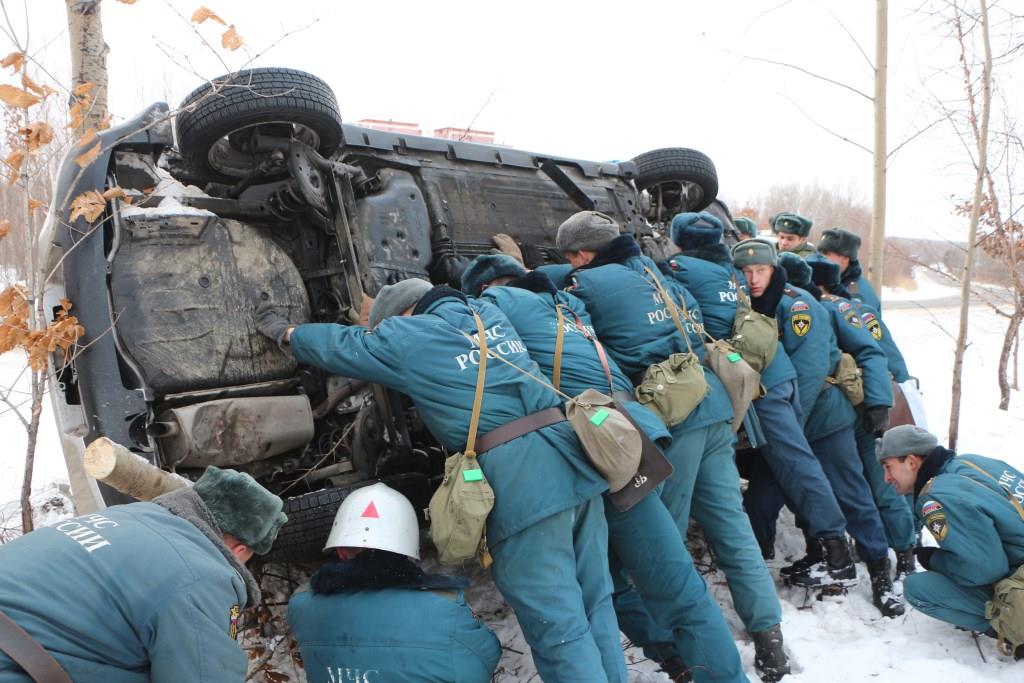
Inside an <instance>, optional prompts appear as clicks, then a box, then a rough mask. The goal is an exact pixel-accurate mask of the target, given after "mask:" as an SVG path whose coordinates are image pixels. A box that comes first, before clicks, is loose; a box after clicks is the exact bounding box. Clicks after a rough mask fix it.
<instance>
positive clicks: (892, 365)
mask: <svg viewBox="0 0 1024 683" xmlns="http://www.w3.org/2000/svg"><path fill="white" fill-rule="evenodd" d="M851 303H853V305H854V306H855V307H856V308H857V312H858V313H859V314H860V319H861V322H863V323H864V327H866V328H867V330H868V332H870V333H871V336H872V338H873V339H874V340H875V342H877V343H878V345H879V346H880V347H881V348H882V351H884V352H885V358H886V362H887V364H888V366H889V374H891V375H892V378H893V380H894V381H895V382H897V383H903V382H906V381H907V380H909V379H910V371H909V370H907V362H906V360H904V358H903V353H902V352H901V351H900V347H898V346H896V341H895V340H894V339H893V338H892V333H891V332H889V328H888V327H887V326H886V324H885V321H884V320H882V316H881V314H880V313H879V312H878V310H877V309H875V308H874V307H872V306H871V305H869V304H868V303H866V302H864V301H861V300H859V299H854V300H852V302H851Z"/></svg>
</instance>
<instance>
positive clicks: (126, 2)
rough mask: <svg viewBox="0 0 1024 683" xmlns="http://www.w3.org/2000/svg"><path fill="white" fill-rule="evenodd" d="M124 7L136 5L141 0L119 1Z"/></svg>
mask: <svg viewBox="0 0 1024 683" xmlns="http://www.w3.org/2000/svg"><path fill="white" fill-rule="evenodd" d="M117 1H118V2H119V3H121V4H122V5H134V4H135V3H136V2H138V1H139V0H117Z"/></svg>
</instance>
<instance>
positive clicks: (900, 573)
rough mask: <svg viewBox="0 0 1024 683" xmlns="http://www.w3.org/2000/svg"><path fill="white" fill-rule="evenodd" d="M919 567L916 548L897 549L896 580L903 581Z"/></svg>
mask: <svg viewBox="0 0 1024 683" xmlns="http://www.w3.org/2000/svg"><path fill="white" fill-rule="evenodd" d="M916 569H917V562H916V561H915V559H914V549H913V548H907V549H906V550H897V551H896V581H902V580H903V579H905V578H906V577H907V576H909V575H910V574H913V573H914V570H916Z"/></svg>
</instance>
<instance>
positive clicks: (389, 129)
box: [356, 119, 423, 135]
mask: <svg viewBox="0 0 1024 683" xmlns="http://www.w3.org/2000/svg"><path fill="white" fill-rule="evenodd" d="M356 125H357V126H362V127H363V128H373V129H374V130H382V131H384V132H385V133H401V134H402V135H423V129H422V128H420V124H418V123H406V122H404V121H392V120H390V119H389V120H387V121H384V120H382V119H361V120H359V121H356Z"/></svg>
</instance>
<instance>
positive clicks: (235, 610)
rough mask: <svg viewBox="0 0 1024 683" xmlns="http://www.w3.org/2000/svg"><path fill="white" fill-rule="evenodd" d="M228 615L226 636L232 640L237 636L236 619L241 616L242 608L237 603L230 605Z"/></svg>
mask: <svg viewBox="0 0 1024 683" xmlns="http://www.w3.org/2000/svg"><path fill="white" fill-rule="evenodd" d="M228 615H229V616H230V617H231V619H230V621H229V622H228V636H229V637H230V638H231V640H234V639H235V638H237V637H238V620H239V618H240V617H241V616H242V608H241V607H239V606H238V605H232V606H231V610H230V611H229V612H228Z"/></svg>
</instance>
